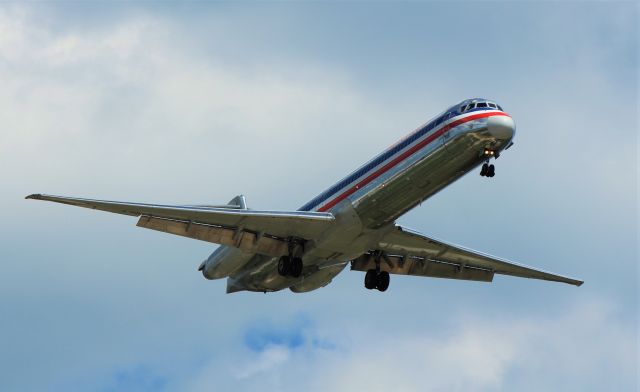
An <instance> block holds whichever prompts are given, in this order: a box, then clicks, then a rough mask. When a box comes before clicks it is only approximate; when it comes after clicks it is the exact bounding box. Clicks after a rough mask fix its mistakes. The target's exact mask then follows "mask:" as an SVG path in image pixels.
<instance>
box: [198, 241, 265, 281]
mask: <svg viewBox="0 0 640 392" xmlns="http://www.w3.org/2000/svg"><path fill="white" fill-rule="evenodd" d="M252 257H253V253H247V252H243V251H241V250H240V249H237V248H232V247H229V246H224V245H221V246H220V247H219V248H218V249H216V250H215V251H214V252H213V253H212V254H211V256H209V257H208V258H207V259H206V260H205V261H203V262H202V264H201V265H200V268H199V270H200V271H202V275H204V277H205V278H207V279H209V280H211V279H220V278H226V277H227V276H229V275H231V274H233V273H234V272H236V271H237V270H238V269H240V268H241V267H242V266H244V265H245V264H246V263H248V262H249V260H251V258H252Z"/></svg>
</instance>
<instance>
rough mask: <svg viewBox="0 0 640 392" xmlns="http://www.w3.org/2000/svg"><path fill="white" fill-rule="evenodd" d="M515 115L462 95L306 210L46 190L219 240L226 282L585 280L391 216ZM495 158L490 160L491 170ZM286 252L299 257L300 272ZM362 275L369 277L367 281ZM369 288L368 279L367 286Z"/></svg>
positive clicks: (504, 142) (423, 196)
mask: <svg viewBox="0 0 640 392" xmlns="http://www.w3.org/2000/svg"><path fill="white" fill-rule="evenodd" d="M514 136H515V124H514V121H513V119H512V118H511V117H510V116H509V115H508V114H506V113H505V112H504V111H502V108H501V107H500V106H499V105H497V104H495V103H494V102H492V101H488V100H485V99H481V98H476V99H469V100H465V101H463V102H461V103H459V104H457V105H454V106H452V107H451V108H449V109H447V110H446V111H444V112H443V113H441V114H439V115H438V116H436V117H434V119H432V120H430V121H429V122H427V123H426V124H424V125H422V126H421V127H419V128H418V129H416V130H415V131H413V132H412V133H410V134H409V135H408V136H407V137H406V138H404V139H402V140H400V141H399V142H398V143H396V144H394V145H393V146H392V147H390V148H389V149H387V150H385V151H384V152H383V153H381V154H380V155H379V156H377V157H375V158H374V159H372V160H371V161H369V162H367V163H366V164H365V165H363V166H362V167H361V168H359V169H357V170H356V171H354V172H353V173H351V174H350V175H349V176H347V177H345V178H344V179H343V180H341V181H340V182H338V183H337V184H336V185H335V186H334V187H332V188H330V189H329V190H327V191H325V192H323V193H322V194H321V195H319V196H318V197H316V198H314V199H313V200H311V201H310V202H309V203H307V204H306V205H305V206H303V207H302V208H301V210H299V211H254V210H250V209H248V207H247V204H246V200H245V198H244V196H237V197H235V198H234V199H232V200H231V201H230V202H229V203H228V204H226V205H219V206H163V205H150V204H142V203H121V202H110V201H101V200H91V199H79V198H69V197H59V196H49V195H41V194H36V195H30V196H28V198H31V199H41V200H49V201H54V202H59V203H64V204H71V205H75V206H81V207H88V208H93V209H99V210H104V211H109V212H115V213H120V214H127V215H134V216H139V217H140V219H139V221H138V226H140V227H144V228H149V229H153V230H158V231H163V232H167V233H171V234H175V235H181V236H186V237H190V238H195V239H199V240H202V241H208V242H212V243H217V244H221V246H220V247H219V248H218V249H216V251H215V252H213V254H211V256H209V258H207V259H206V260H205V261H204V262H202V264H201V265H200V268H199V270H200V271H202V274H203V275H204V277H205V278H207V279H221V278H227V292H229V293H231V292H236V291H259V292H267V291H278V290H282V289H285V288H289V289H290V290H291V291H293V292H307V291H311V290H315V289H317V288H320V287H323V286H326V285H327V284H329V283H330V282H331V280H332V279H333V277H335V276H336V275H337V274H338V273H340V272H341V271H342V270H343V269H344V268H345V267H346V266H347V265H348V264H351V269H352V270H358V271H369V272H368V274H367V275H369V274H371V273H375V274H378V275H380V273H381V272H382V274H385V273H386V274H387V275H386V276H387V282H386V286H385V287H384V288H382V289H380V288H379V290H381V291H384V290H386V287H387V286H388V276H389V275H388V274H403V275H415V276H427V277H439V278H449V279H463V280H475V281H485V282H490V281H492V280H493V276H494V274H504V275H512V276H519V277H526V278H533V279H542V280H551V281H559V282H564V283H569V284H573V285H578V286H579V285H581V284H582V281H580V280H577V279H573V278H568V277H564V276H561V275H556V274H553V273H549V272H545V271H541V270H538V269H535V268H531V267H527V266H524V265H520V264H517V263H513V262H511V261H508V260H503V259H500V258H497V257H494V256H490V255H486V254H482V253H480V252H477V251H473V250H470V249H466V248H463V247H460V246H457V245H453V244H450V243H445V242H443V241H440V240H436V239H433V238H429V237H427V236H425V235H423V234H420V233H417V232H414V231H412V230H409V229H407V228H403V227H400V226H397V225H396V224H395V223H394V222H395V221H396V219H398V218H399V217H400V216H401V215H403V214H405V213H406V212H407V211H409V210H411V209H412V208H414V207H415V206H417V205H419V204H420V203H422V202H424V201H425V200H427V199H428V198H429V197H431V196H433V195H434V194H436V193H437V192H439V191H440V190H442V189H444V188H445V187H446V186H447V185H449V184H451V183H453V182H454V181H456V180H457V179H459V178H460V177H462V176H464V175H465V174H466V173H468V172H470V171H472V170H474V169H476V168H478V167H479V166H481V165H483V164H484V166H483V175H484V173H485V172H486V171H487V170H488V169H487V168H488V164H489V161H490V160H491V159H496V158H498V157H499V156H500V154H501V153H502V152H503V151H504V150H505V149H507V148H509V147H511V145H512V144H513V138H514ZM493 170H494V166H493V165H491V172H492V174H491V175H490V176H489V177H491V176H493ZM282 257H287V258H293V257H295V258H299V259H301V261H302V267H301V268H302V269H301V273H300V274H299V276H290V275H283V273H281V271H280V272H279V269H278V263H279V262H280V261H281V258H282ZM365 285H367V283H366V282H365ZM368 288H371V287H368Z"/></svg>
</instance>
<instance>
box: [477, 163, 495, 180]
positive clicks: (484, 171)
mask: <svg viewBox="0 0 640 392" xmlns="http://www.w3.org/2000/svg"><path fill="white" fill-rule="evenodd" d="M491 166H493V165H491ZM488 172H489V165H488V164H486V163H485V164H484V165H482V169H480V175H481V176H482V177H484V176H486V175H487V173H488Z"/></svg>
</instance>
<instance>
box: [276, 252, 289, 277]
mask: <svg viewBox="0 0 640 392" xmlns="http://www.w3.org/2000/svg"><path fill="white" fill-rule="evenodd" d="M290 272H291V258H290V257H289V256H282V257H281V258H280V260H278V273H279V274H280V276H288V275H289V273H290Z"/></svg>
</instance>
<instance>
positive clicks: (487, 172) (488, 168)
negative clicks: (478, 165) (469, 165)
mask: <svg viewBox="0 0 640 392" xmlns="http://www.w3.org/2000/svg"><path fill="white" fill-rule="evenodd" d="M480 175H481V176H482V177H493V176H495V175H496V167H495V166H493V165H490V164H488V163H485V164H483V165H482V169H480Z"/></svg>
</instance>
